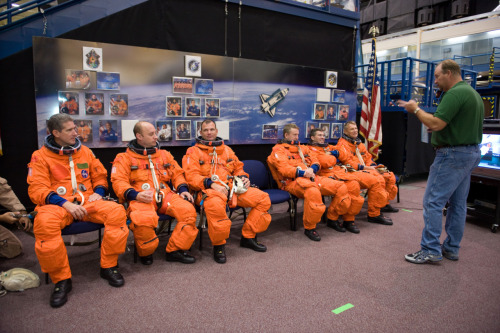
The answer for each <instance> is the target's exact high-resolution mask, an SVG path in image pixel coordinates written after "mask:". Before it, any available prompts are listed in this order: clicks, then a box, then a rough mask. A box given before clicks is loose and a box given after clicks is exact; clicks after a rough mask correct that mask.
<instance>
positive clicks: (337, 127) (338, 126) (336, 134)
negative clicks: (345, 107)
mask: <svg viewBox="0 0 500 333" xmlns="http://www.w3.org/2000/svg"><path fill="white" fill-rule="evenodd" d="M342 127H343V124H342V123H332V135H330V138H331V139H336V140H338V139H340V138H341V137H342Z"/></svg>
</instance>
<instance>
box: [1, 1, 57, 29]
mask: <svg viewBox="0 0 500 333" xmlns="http://www.w3.org/2000/svg"><path fill="white" fill-rule="evenodd" d="M18 2H19V1H14V0H7V1H6V2H5V3H2V4H0V11H1V12H0V22H2V21H5V22H2V23H4V26H6V25H9V24H11V23H12V22H15V21H17V20H16V18H17V17H18V16H20V17H22V18H25V17H26V13H27V12H28V11H29V10H32V9H39V8H40V7H41V6H43V5H48V4H49V3H51V2H55V1H54V0H33V1H28V2H25V3H18ZM34 14H35V13H34ZM34 14H32V15H34Z"/></svg>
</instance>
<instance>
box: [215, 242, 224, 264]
mask: <svg viewBox="0 0 500 333" xmlns="http://www.w3.org/2000/svg"><path fill="white" fill-rule="evenodd" d="M214 260H215V262H216V263H219V264H224V263H226V247H225V245H215V246H214Z"/></svg>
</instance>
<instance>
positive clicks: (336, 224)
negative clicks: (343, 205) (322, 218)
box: [326, 219, 345, 232]
mask: <svg viewBox="0 0 500 333" xmlns="http://www.w3.org/2000/svg"><path fill="white" fill-rule="evenodd" d="M326 226H327V227H329V228H332V229H333V230H336V231H338V232H345V228H343V227H342V226H341V225H340V223H339V220H330V219H328V220H327V221H326Z"/></svg>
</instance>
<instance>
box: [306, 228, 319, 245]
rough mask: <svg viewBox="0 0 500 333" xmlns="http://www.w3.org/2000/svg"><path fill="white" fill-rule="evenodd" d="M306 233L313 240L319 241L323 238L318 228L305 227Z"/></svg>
mask: <svg viewBox="0 0 500 333" xmlns="http://www.w3.org/2000/svg"><path fill="white" fill-rule="evenodd" d="M304 235H306V236H307V237H309V239H310V240H313V241H315V242H319V241H320V240H321V237H320V236H319V234H318V232H317V231H316V229H311V230H307V229H304Z"/></svg>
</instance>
